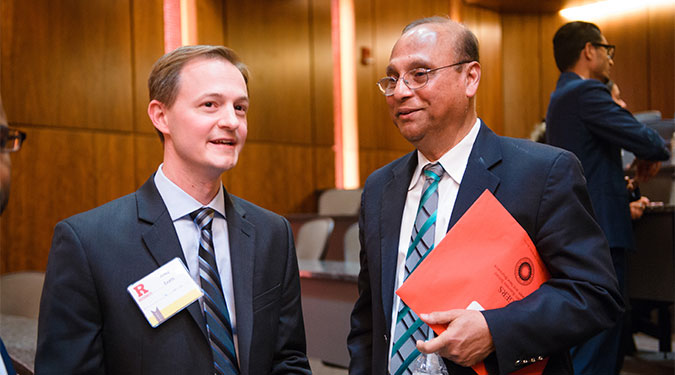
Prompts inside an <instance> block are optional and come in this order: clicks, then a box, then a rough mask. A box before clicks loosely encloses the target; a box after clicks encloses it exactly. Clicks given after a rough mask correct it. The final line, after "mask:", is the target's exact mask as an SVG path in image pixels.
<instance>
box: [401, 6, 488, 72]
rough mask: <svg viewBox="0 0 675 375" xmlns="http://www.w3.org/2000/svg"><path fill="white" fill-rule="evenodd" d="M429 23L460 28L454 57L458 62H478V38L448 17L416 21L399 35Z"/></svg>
mask: <svg viewBox="0 0 675 375" xmlns="http://www.w3.org/2000/svg"><path fill="white" fill-rule="evenodd" d="M429 23H441V24H447V25H457V26H459V27H461V28H462V34H461V35H460V43H457V45H455V46H454V49H455V55H456V56H457V58H458V60H466V61H480V56H479V53H478V38H476V35H474V34H473V33H472V32H471V30H469V29H468V28H467V27H466V26H464V25H463V24H461V23H458V22H455V21H453V20H451V19H450V18H449V17H441V16H434V17H426V18H420V19H416V20H414V21H412V22H410V23H409V24H408V25H406V27H404V28H403V32H401V34H405V33H407V32H408V31H410V30H412V29H414V28H415V27H417V26H420V25H424V24H429Z"/></svg>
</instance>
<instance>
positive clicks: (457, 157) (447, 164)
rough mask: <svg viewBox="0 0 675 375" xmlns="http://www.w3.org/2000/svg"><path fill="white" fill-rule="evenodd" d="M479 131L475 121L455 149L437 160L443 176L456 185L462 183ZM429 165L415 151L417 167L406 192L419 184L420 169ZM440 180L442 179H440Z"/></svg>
mask: <svg viewBox="0 0 675 375" xmlns="http://www.w3.org/2000/svg"><path fill="white" fill-rule="evenodd" d="M479 130H480V119H476V123H474V124H473V127H471V130H469V133H468V134H467V135H466V136H465V137H464V138H462V140H461V141H459V143H458V144H456V145H455V147H453V148H451V149H450V150H448V152H446V153H445V154H443V156H441V158H440V159H438V162H439V163H440V164H441V166H443V169H444V170H445V174H447V175H449V176H450V178H452V179H453V180H454V181H455V182H456V183H457V184H460V183H461V182H462V176H464V171H465V170H466V164H467V163H468V161H469V154H471V149H472V148H473V144H474V142H475V141H476V137H477V136H478V131H479ZM429 163H431V162H430V161H429V160H428V159H427V158H426V157H425V156H424V155H423V154H422V153H421V152H420V151H419V150H417V167H416V168H415V172H413V176H412V178H411V179H410V185H409V186H408V190H412V189H413V188H414V187H415V185H417V184H418V183H419V181H420V180H421V176H422V169H423V168H424V167H425V166H426V165H427V164H429ZM441 178H442V177H441Z"/></svg>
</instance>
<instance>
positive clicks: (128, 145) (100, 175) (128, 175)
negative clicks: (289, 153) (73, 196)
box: [69, 133, 138, 206]
mask: <svg viewBox="0 0 675 375" xmlns="http://www.w3.org/2000/svg"><path fill="white" fill-rule="evenodd" d="M91 141H92V143H93V147H94V152H93V155H92V156H93V158H92V159H93V165H90V166H89V168H90V169H89V170H88V172H89V174H91V175H94V176H95V179H94V187H95V190H94V191H95V197H96V200H95V202H96V205H97V206H98V205H101V204H104V203H106V202H108V201H111V200H113V199H115V198H119V197H121V196H123V195H127V194H129V193H132V192H134V191H135V190H136V189H137V187H138V186H137V185H136V181H135V176H134V168H133V165H134V160H135V158H136V155H135V153H134V142H133V135H131V134H104V133H94V134H92V140H91ZM69 151H71V150H69ZM72 151H75V150H72ZM72 151H71V152H72ZM74 156H76V157H84V158H86V157H87V155H77V154H76V155H74Z"/></svg>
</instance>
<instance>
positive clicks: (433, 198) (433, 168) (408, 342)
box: [389, 163, 444, 375]
mask: <svg viewBox="0 0 675 375" xmlns="http://www.w3.org/2000/svg"><path fill="white" fill-rule="evenodd" d="M422 173H424V177H425V181H424V188H423V189H422V191H423V193H422V198H421V199H420V204H419V207H418V208H417V217H416V218H415V225H414V226H413V231H412V234H411V236H410V245H409V246H408V253H407V255H406V261H405V278H408V276H409V275H410V274H411V273H412V272H413V271H414V270H415V268H417V265H418V264H419V263H420V262H421V261H422V260H423V259H424V258H425V257H426V256H427V255H428V254H429V252H431V250H432V249H433V248H434V233H435V230H436V212H437V210H438V182H439V181H440V180H441V177H442V176H443V173H444V170H443V167H442V166H441V165H440V164H439V163H433V164H427V165H426V166H425V167H424V169H423V172H422ZM428 330H429V326H427V325H426V324H424V322H422V320H420V319H419V317H418V316H417V314H415V313H414V312H413V311H412V310H410V308H409V307H408V306H406V304H405V303H403V301H401V303H400V304H399V310H398V313H397V314H396V328H395V330H394V345H393V347H392V351H391V360H390V367H389V369H390V373H391V374H393V375H401V374H412V372H411V371H410V370H409V369H408V366H410V364H411V363H412V362H413V361H414V360H415V358H417V356H419V355H420V352H419V350H417V348H416V347H415V342H416V341H417V340H426V339H427V332H428Z"/></svg>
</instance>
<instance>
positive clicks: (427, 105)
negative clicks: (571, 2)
mask: <svg viewBox="0 0 675 375" xmlns="http://www.w3.org/2000/svg"><path fill="white" fill-rule="evenodd" d="M480 77H481V65H480V63H479V56H478V41H477V40H476V37H475V36H474V34H473V33H471V31H469V30H468V29H467V28H466V27H464V26H463V25H460V24H458V23H455V22H453V21H450V20H449V19H447V18H442V17H433V18H425V19H421V20H417V21H414V22H412V23H411V24H409V25H408V26H407V27H406V28H405V29H404V30H403V33H402V35H401V37H400V38H399V40H398V41H397V42H396V44H395V45H394V48H393V50H392V52H391V56H390V59H389V65H388V67H387V76H386V77H385V78H383V79H381V80H380V81H379V82H378V86H379V88H380V91H381V92H382V93H383V94H384V97H385V100H386V102H387V105H388V107H389V113H390V115H391V117H392V119H393V121H394V124H395V125H396V127H397V128H398V130H399V132H400V133H401V135H402V136H403V137H404V138H405V139H406V140H408V142H410V143H411V144H412V145H414V146H415V148H416V150H415V151H413V152H412V153H409V154H408V155H405V156H403V157H402V158H400V159H398V160H395V161H393V162H392V163H390V164H388V165H386V166H384V167H383V168H381V169H379V170H377V171H375V172H374V173H373V174H372V175H370V176H369V177H368V180H367V181H366V184H365V187H364V191H363V195H362V202H361V211H360V217H359V228H360V235H359V237H360V242H361V254H360V258H361V271H360V274H359V279H358V280H359V281H358V285H359V298H358V300H357V302H356V304H355V306H354V310H353V312H352V316H351V332H350V334H349V337H348V347H349V352H350V356H351V360H350V374H352V375H358V374H373V375H385V374H392V375H399V374H406V375H410V374H412V370H411V367H410V365H411V364H413V363H415V361H416V359H417V358H418V357H419V356H420V353H438V354H440V355H441V356H442V357H443V359H444V361H443V362H444V363H445V365H446V367H447V368H448V370H449V371H448V372H449V373H450V374H453V375H458V374H474V371H473V370H472V369H471V368H469V367H468V366H471V365H474V364H477V363H479V362H481V361H484V363H485V365H486V368H487V370H488V372H489V373H490V374H507V373H511V372H514V371H517V370H519V369H522V368H524V367H526V366H529V365H530V364H532V363H541V362H542V361H544V360H545V359H546V358H548V362H547V363H546V364H545V371H544V374H571V373H572V368H571V364H570V358H569V353H568V350H569V348H570V347H572V346H574V345H576V344H578V343H580V342H582V341H584V340H586V339H587V338H589V337H591V336H592V335H594V334H596V333H597V332H599V331H601V330H602V329H605V328H607V327H609V326H610V325H611V324H613V322H614V321H615V319H616V318H617V317H618V316H619V312H620V311H621V310H622V307H623V301H622V300H621V296H620V294H619V293H618V290H617V287H616V279H615V278H614V275H613V274H612V265H611V260H610V257H609V251H608V249H607V244H606V241H605V239H604V237H603V235H602V232H601V230H600V228H599V226H598V225H597V224H596V223H595V221H594V219H593V215H592V211H591V206H590V202H589V199H588V193H587V192H586V186H585V183H584V178H583V175H582V172H581V166H580V164H579V162H578V160H577V159H576V158H575V157H574V155H573V154H572V153H570V152H567V151H564V150H560V149H557V148H553V147H550V146H547V145H541V144H537V143H534V142H531V141H529V140H524V139H513V138H507V137H500V136H497V135H496V134H495V133H493V132H492V131H491V130H490V129H489V128H488V127H487V125H486V124H485V123H483V122H482V121H481V120H480V119H478V117H477V114H476V103H475V95H476V91H477V90H478V85H479V82H480ZM427 178H428V179H429V180H431V181H433V182H427V181H425V180H427ZM427 184H428V185H427ZM434 185H435V186H436V189H435V190H433V189H432V188H428V187H427V186H434ZM485 190H489V191H490V192H492V193H493V194H494V196H495V197H496V198H497V199H498V200H499V201H500V203H501V204H502V205H503V206H504V207H505V208H506V209H507V210H508V211H509V213H510V214H511V215H512V216H513V217H514V218H515V219H516V220H517V221H518V223H519V224H520V225H521V226H522V227H523V228H524V230H525V231H526V232H527V233H528V235H529V236H530V238H531V239H532V241H533V243H534V244H535V246H536V248H537V251H538V252H539V254H540V256H541V258H542V260H543V262H544V263H545V264H546V267H547V268H548V270H549V271H550V273H551V279H550V280H549V281H548V282H546V283H545V284H543V285H542V286H541V287H540V288H539V290H537V291H535V292H534V293H532V294H531V295H529V296H527V297H525V298H523V299H522V300H520V301H517V302H513V303H511V304H509V305H507V306H506V307H503V308H499V309H493V310H485V311H477V310H463V309H461V310H450V311H438V312H433V313H431V314H429V315H423V316H421V317H418V316H417V315H416V314H414V312H410V314H408V309H407V308H406V307H405V304H404V303H403V302H402V301H401V300H400V299H399V298H398V297H397V296H396V294H395V293H394V292H395V290H396V289H397V288H398V287H399V286H400V285H401V283H402V282H403V280H404V279H405V277H406V276H407V275H408V274H410V273H411V272H417V271H415V265H414V264H411V263H409V260H410V259H413V258H412V256H408V253H409V250H411V251H410V254H417V255H415V257H416V258H417V259H419V258H421V257H423V256H425V254H427V253H428V251H433V250H432V249H433V247H434V246H435V244H438V243H439V242H440V241H441V239H442V238H443V236H444V235H445V233H446V232H447V231H448V230H449V229H450V228H451V227H452V226H453V225H454V224H455V223H456V222H457V220H458V219H459V218H461V217H462V215H463V214H464V213H465V212H466V211H467V209H468V208H469V207H470V206H471V205H472V204H473V203H474V202H475V201H476V199H477V198H478V197H479V196H480V195H481V194H482V193H483V192H484V191H485ZM431 197H435V198H431ZM430 201H431V202H434V201H437V204H436V205H435V206H436V207H435V208H430V206H428V205H427V203H428V202H430ZM418 208H419V211H418ZM422 212H424V214H423V213H422ZM420 217H426V219H423V220H426V221H425V222H424V223H423V222H422V220H419V219H420ZM434 217H435V220H434V219H433V218H434ZM418 221H419V222H418ZM431 228H433V229H431ZM490 229H491V228H481V230H484V231H490ZM422 243H423V244H424V246H421V244H422ZM475 252H476V254H477V255H478V254H480V252H481V249H480V248H476V249H475ZM422 253H423V254H422ZM476 277H477V278H480V277H482V275H476ZM447 293H448V296H450V295H451V294H452V293H453V291H452V290H448V291H447ZM423 323H424V324H423ZM420 324H421V325H420ZM427 324H442V325H446V326H447V329H446V330H445V331H444V332H443V333H442V334H440V335H439V336H437V337H430V336H429V330H428V326H427ZM410 327H419V329H415V328H410Z"/></svg>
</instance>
